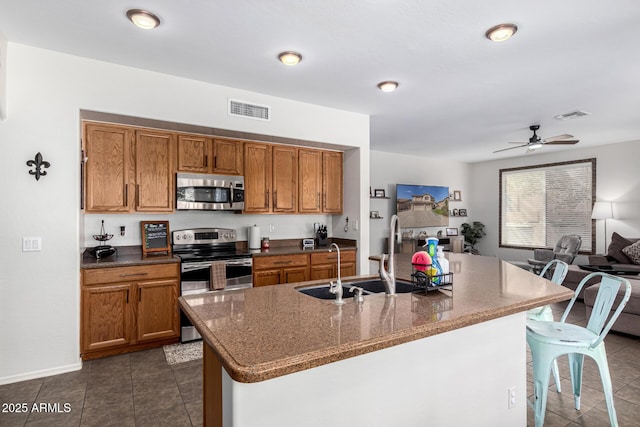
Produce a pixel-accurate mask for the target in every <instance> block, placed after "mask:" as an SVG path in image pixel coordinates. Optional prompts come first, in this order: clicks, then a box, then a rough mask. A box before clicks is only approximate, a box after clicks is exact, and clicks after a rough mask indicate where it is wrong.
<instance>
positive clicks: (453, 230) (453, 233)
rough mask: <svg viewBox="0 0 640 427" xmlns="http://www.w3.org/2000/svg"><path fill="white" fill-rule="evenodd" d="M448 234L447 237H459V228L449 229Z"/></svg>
mask: <svg viewBox="0 0 640 427" xmlns="http://www.w3.org/2000/svg"><path fill="white" fill-rule="evenodd" d="M446 232H447V236H457V235H458V229H457V228H447V229H446Z"/></svg>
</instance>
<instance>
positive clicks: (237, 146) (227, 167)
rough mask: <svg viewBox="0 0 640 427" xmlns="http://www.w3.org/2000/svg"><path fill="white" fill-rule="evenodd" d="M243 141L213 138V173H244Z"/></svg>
mask: <svg viewBox="0 0 640 427" xmlns="http://www.w3.org/2000/svg"><path fill="white" fill-rule="evenodd" d="M242 158H243V156H242V141H234V140H229V139H218V138H215V139H214V140H213V173H219V174H223V175H242V170H243V161H242Z"/></svg>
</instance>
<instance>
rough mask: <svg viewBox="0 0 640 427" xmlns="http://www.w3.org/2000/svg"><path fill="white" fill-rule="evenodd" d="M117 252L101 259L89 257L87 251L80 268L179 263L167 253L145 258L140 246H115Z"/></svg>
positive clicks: (149, 255) (153, 254)
mask: <svg viewBox="0 0 640 427" xmlns="http://www.w3.org/2000/svg"><path fill="white" fill-rule="evenodd" d="M116 249H118V252H116V253H115V254H113V255H111V256H109V257H106V258H101V259H96V258H95V257H93V256H91V255H90V254H89V252H88V249H87V250H85V251H84V253H83V254H82V260H81V262H80V268H85V269H87V268H109V267H129V266H134V265H149V264H166V263H171V262H178V263H179V262H180V258H178V257H177V256H174V255H173V254H172V253H171V252H169V253H168V254H167V253H151V254H148V255H146V256H143V255H142V248H141V247H140V246H116Z"/></svg>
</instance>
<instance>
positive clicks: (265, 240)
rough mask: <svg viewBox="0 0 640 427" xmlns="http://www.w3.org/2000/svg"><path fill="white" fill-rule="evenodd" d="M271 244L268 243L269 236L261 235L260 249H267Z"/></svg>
mask: <svg viewBox="0 0 640 427" xmlns="http://www.w3.org/2000/svg"><path fill="white" fill-rule="evenodd" d="M270 245H271V244H270V243H269V238H268V237H263V238H262V249H269V246H270Z"/></svg>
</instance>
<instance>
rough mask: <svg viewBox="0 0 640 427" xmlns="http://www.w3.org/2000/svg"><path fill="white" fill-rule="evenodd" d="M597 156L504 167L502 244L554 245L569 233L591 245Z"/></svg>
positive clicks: (584, 248)
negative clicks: (527, 165) (529, 165)
mask: <svg viewBox="0 0 640 427" xmlns="http://www.w3.org/2000/svg"><path fill="white" fill-rule="evenodd" d="M594 195H595V159H586V160H578V161H574V162H567V163H554V164H546V165H538V166H531V167H524V168H514V169H501V170H500V246H504V247H516V248H544V247H546V248H553V247H554V246H555V244H556V242H557V241H558V240H559V239H560V237H562V236H563V235H566V234H577V235H579V236H580V237H581V238H582V247H581V250H582V251H591V248H592V245H593V241H592V226H591V209H592V206H593V200H594Z"/></svg>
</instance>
